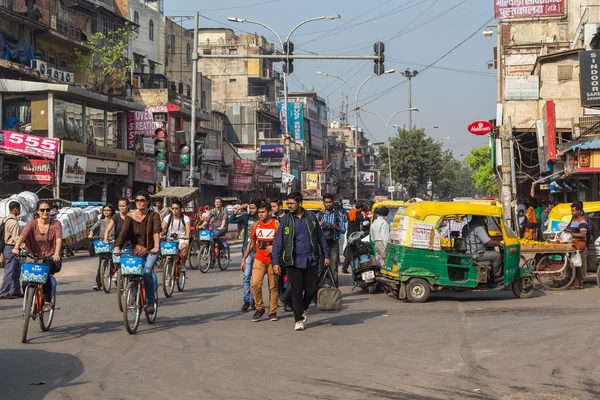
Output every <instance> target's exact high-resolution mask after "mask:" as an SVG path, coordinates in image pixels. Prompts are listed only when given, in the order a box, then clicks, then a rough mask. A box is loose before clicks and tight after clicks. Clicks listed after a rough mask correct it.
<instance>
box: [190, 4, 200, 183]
mask: <svg viewBox="0 0 600 400" xmlns="http://www.w3.org/2000/svg"><path fill="white" fill-rule="evenodd" d="M198 19H199V13H198V11H196V12H195V13H194V47H193V49H194V50H193V53H192V63H193V64H192V124H191V126H192V132H191V140H190V141H191V143H190V176H189V179H190V187H194V177H195V174H194V170H195V169H196V107H197V100H196V97H197V96H198V93H197V92H198V88H197V86H198Z"/></svg>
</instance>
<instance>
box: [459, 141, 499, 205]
mask: <svg viewBox="0 0 600 400" xmlns="http://www.w3.org/2000/svg"><path fill="white" fill-rule="evenodd" d="M465 162H466V163H467V164H469V166H470V167H471V169H472V170H473V173H472V175H471V181H472V182H473V185H474V186H475V188H476V189H477V190H479V191H481V192H482V194H483V195H486V196H489V195H496V194H497V193H498V184H497V183H495V182H496V177H495V176H494V170H493V168H492V166H491V165H490V155H489V149H488V147H479V148H476V149H473V150H471V154H469V155H468V156H466V157H465Z"/></svg>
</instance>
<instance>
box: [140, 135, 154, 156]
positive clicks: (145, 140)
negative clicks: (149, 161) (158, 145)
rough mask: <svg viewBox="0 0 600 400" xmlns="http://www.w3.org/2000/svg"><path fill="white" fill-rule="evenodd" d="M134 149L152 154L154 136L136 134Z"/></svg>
mask: <svg viewBox="0 0 600 400" xmlns="http://www.w3.org/2000/svg"><path fill="white" fill-rule="evenodd" d="M135 151H136V152H137V153H146V154H154V138H151V137H143V136H136V137H135Z"/></svg>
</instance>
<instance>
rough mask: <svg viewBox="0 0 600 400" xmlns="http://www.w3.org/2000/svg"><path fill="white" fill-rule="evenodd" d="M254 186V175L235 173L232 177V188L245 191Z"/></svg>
mask: <svg viewBox="0 0 600 400" xmlns="http://www.w3.org/2000/svg"><path fill="white" fill-rule="evenodd" d="M251 188H252V176H249V175H233V176H232V177H231V190H235V191H237V192H245V191H248V190H250V189H251Z"/></svg>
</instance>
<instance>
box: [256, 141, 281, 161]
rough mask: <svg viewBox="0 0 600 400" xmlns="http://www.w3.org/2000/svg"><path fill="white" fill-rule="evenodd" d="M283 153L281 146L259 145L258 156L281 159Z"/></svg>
mask: <svg viewBox="0 0 600 400" xmlns="http://www.w3.org/2000/svg"><path fill="white" fill-rule="evenodd" d="M284 152H285V150H284V148H283V145H282V144H261V145H260V156H261V157H279V158H281V157H283V153H284Z"/></svg>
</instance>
